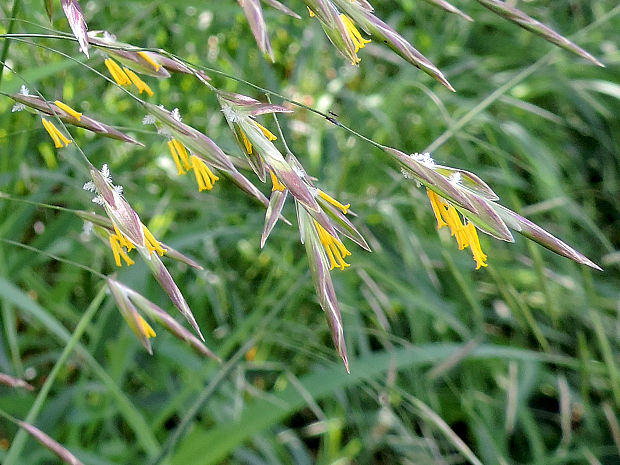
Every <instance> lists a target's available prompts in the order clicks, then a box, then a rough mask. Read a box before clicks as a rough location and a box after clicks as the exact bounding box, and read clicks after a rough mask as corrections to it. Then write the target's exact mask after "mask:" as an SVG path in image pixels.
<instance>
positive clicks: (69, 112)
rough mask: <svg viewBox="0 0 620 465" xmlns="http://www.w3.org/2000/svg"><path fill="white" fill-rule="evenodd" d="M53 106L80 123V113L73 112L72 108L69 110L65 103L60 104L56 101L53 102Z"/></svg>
mask: <svg viewBox="0 0 620 465" xmlns="http://www.w3.org/2000/svg"><path fill="white" fill-rule="evenodd" d="M54 104H55V105H56V106H57V107H58V108H60V109H61V110H63V111H64V112H65V113H68V114H70V115H71V116H73V117H74V118H75V119H76V120H78V121H80V120H81V119H82V113H80V112H78V111H75V110H74V109H73V108H71V107H70V106H69V105H67V104H66V103H62V102H61V101H60V100H56V101H55V102H54Z"/></svg>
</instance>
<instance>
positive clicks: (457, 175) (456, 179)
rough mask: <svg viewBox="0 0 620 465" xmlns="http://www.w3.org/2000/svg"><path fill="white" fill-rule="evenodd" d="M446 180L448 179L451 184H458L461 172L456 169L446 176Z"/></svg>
mask: <svg viewBox="0 0 620 465" xmlns="http://www.w3.org/2000/svg"><path fill="white" fill-rule="evenodd" d="M448 181H450V182H451V183H452V184H459V183H460V182H461V173H459V172H458V171H457V172H454V173H452V174H451V175H450V177H449V178H448Z"/></svg>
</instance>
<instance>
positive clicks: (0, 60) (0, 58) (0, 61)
mask: <svg viewBox="0 0 620 465" xmlns="http://www.w3.org/2000/svg"><path fill="white" fill-rule="evenodd" d="M21 3H22V2H21V0H13V8H12V9H11V18H15V16H17V13H18V12H19V7H20V5H21ZM13 26H15V22H11V23H10V24H9V27H8V29H7V33H8V34H11V32H13ZM10 46H11V41H10V40H7V41H6V42H5V43H4V45H3V46H2V55H0V84H2V76H3V74H4V62H5V61H6V57H7V56H8V54H9V47H10Z"/></svg>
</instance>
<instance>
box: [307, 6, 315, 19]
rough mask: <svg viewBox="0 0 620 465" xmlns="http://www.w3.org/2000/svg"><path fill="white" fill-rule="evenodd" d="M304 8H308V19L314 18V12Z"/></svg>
mask: <svg viewBox="0 0 620 465" xmlns="http://www.w3.org/2000/svg"><path fill="white" fill-rule="evenodd" d="M306 8H308V14H310V17H311V18H314V17H315V14H314V11H312V10H311V9H310V7H309V6H307V7H306Z"/></svg>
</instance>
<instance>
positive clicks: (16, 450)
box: [4, 286, 106, 465]
mask: <svg viewBox="0 0 620 465" xmlns="http://www.w3.org/2000/svg"><path fill="white" fill-rule="evenodd" d="M105 291H106V286H102V287H101V289H99V292H98V293H97V295H96V296H95V298H94V299H93V301H92V302H91V303H90V305H89V306H88V308H87V309H86V311H85V312H84V315H82V318H80V321H79V322H78V324H77V326H76V327H75V330H74V331H73V335H72V336H71V339H69V341H67V344H66V345H65V348H64V349H63V351H62V354H60V357H59V358H58V360H57V361H56V363H55V364H54V368H52V371H51V372H50V373H49V375H48V376H47V378H46V380H45V383H44V384H43V387H42V388H41V390H40V391H39V394H38V395H37V398H36V399H35V401H34V403H33V404H32V407H30V411H29V412H28V415H27V416H26V418H25V420H24V421H25V422H26V423H30V424H33V423H34V422H35V421H36V419H37V416H38V415H39V413H40V412H41V409H42V408H43V404H44V403H45V401H46V400H47V396H48V394H49V392H50V389H51V388H52V385H53V384H54V382H55V381H56V378H57V376H58V374H59V373H60V370H61V368H62V367H63V365H64V364H65V362H66V361H67V359H68V358H69V355H71V352H73V349H74V348H75V347H76V345H77V344H78V343H79V341H80V338H81V337H82V335H83V334H84V332H85V331H86V328H87V327H88V325H89V324H90V320H91V319H92V318H93V316H94V315H95V312H96V311H97V310H98V309H99V306H100V305H101V302H102V301H103V298H104V297H105ZM26 438H27V433H26V432H25V431H24V430H20V431H18V433H17V435H16V436H15V439H14V440H13V443H12V444H11V448H10V449H9V451H8V452H7V455H6V458H5V462H4V465H13V464H16V463H18V462H17V460H18V458H19V454H20V453H21V451H22V449H23V448H24V445H25V443H26Z"/></svg>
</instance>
